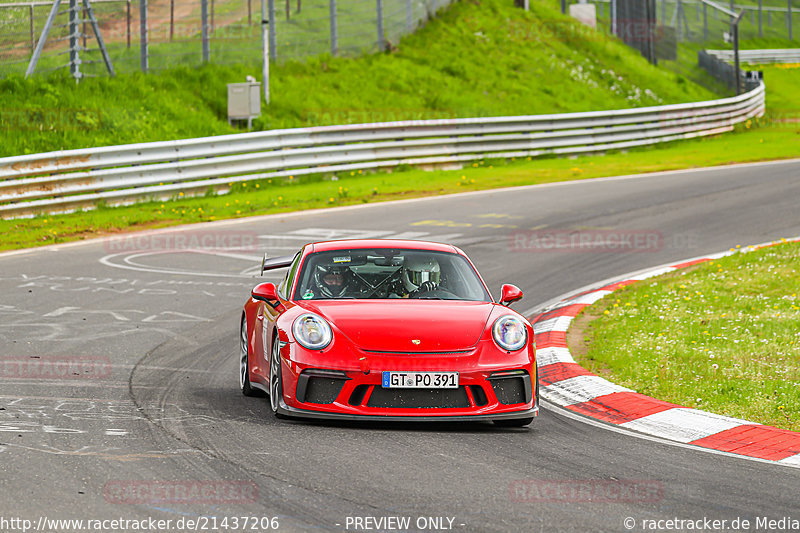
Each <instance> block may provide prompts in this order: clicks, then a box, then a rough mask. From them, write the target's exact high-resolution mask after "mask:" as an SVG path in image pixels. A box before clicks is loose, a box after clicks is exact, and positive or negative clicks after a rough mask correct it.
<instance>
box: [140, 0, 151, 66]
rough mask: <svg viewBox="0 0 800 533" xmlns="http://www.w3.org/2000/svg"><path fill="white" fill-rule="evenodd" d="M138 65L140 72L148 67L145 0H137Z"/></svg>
mask: <svg viewBox="0 0 800 533" xmlns="http://www.w3.org/2000/svg"><path fill="white" fill-rule="evenodd" d="M139 66H140V68H141V69H142V72H147V71H148V69H149V68H150V57H149V51H148V46H147V0H139Z"/></svg>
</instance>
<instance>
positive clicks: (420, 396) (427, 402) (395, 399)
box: [367, 387, 469, 409]
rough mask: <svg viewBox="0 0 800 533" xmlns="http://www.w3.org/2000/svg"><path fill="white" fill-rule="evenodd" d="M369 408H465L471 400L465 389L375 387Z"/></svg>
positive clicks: (369, 401)
mask: <svg viewBox="0 0 800 533" xmlns="http://www.w3.org/2000/svg"><path fill="white" fill-rule="evenodd" d="M367 407H384V408H395V409H403V408H406V409H425V408H445V409H446V408H452V409H455V408H465V407H469V399H468V398H467V392H466V390H465V389H464V387H459V388H457V389H384V388H382V387H373V388H372V394H370V396H369V400H368V401H367Z"/></svg>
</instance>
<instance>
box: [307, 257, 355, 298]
mask: <svg viewBox="0 0 800 533" xmlns="http://www.w3.org/2000/svg"><path fill="white" fill-rule="evenodd" d="M346 274H347V267H345V266H341V265H317V266H316V268H314V281H315V282H316V284H317V287H319V290H320V292H321V293H322V296H324V297H325V298H340V297H342V296H343V295H344V293H345V291H346V290H347V277H346Z"/></svg>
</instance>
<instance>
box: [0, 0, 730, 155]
mask: <svg viewBox="0 0 800 533" xmlns="http://www.w3.org/2000/svg"><path fill="white" fill-rule="evenodd" d="M556 5H557V2H553V1H548V2H545V3H541V2H533V3H532V10H531V12H529V13H526V12H524V11H522V10H520V9H516V8H514V7H512V4H511V2H509V1H506V0H482V1H481V2H479V3H478V2H472V1H462V2H457V3H456V4H454V5H453V6H452V7H451V8H449V9H446V10H443V11H442V12H441V14H440V16H439V17H437V18H435V19H434V20H432V21H431V22H429V23H428V24H427V25H426V26H425V27H424V28H422V29H420V30H419V31H417V32H416V33H414V34H412V35H409V36H407V37H406V38H404V39H403V40H402V41H400V43H399V45H398V48H397V49H395V50H394V51H393V52H391V53H381V54H372V55H365V56H362V57H358V58H333V57H329V56H322V57H316V58H313V59H310V60H308V61H306V62H303V63H300V62H288V63H286V64H283V65H278V66H274V68H272V69H271V80H270V91H271V97H272V103H271V104H270V105H269V107H268V108H266V109H265V111H264V114H263V116H262V118H261V119H258V120H256V121H255V124H254V127H255V128H256V129H275V128H288V127H295V126H308V125H319V124H335V123H356V122H365V121H382V120H403V119H410V118H444V117H473V116H499V115H520V114H541V113H561V112H568V111H589V110H599V109H617V108H626V107H636V106H643V105H656V104H662V103H675V102H687V101H699V100H707V99H710V98H714V97H715V96H716V95H715V94H714V93H712V92H710V91H708V90H707V89H705V88H703V87H700V86H698V85H696V84H694V83H691V82H690V81H688V80H686V79H685V78H683V77H681V76H679V75H676V74H674V73H671V72H667V71H664V70H660V69H658V68H657V67H654V66H652V65H649V64H648V63H647V62H646V61H645V60H644V59H643V58H642V57H641V56H640V55H639V54H638V52H636V51H635V50H632V49H631V48H629V47H627V46H626V45H624V44H622V43H621V42H619V41H617V40H615V39H609V38H608V37H606V36H605V35H603V34H602V33H600V32H595V31H593V30H590V29H588V28H585V27H583V26H581V25H580V24H579V23H577V22H575V21H573V20H571V19H569V17H564V16H562V15H561V14H560V13H559V12H558V11H557V10H556V9H555V7H556ZM184 45H185V43H184ZM186 46H188V45H186ZM193 46H194V45H193ZM196 53H199V50H198V51H197V52H196ZM246 59H247V58H246V57H244V60H245V63H244V64H242V65H238V66H219V65H206V66H204V67H200V68H196V67H179V68H174V69H167V70H165V71H162V72H160V73H159V74H155V75H142V74H124V75H120V76H118V77H117V78H113V79H109V78H91V79H86V80H83V81H82V82H81V83H80V84H78V85H76V84H75V82H74V81H73V80H70V79H69V78H68V77H66V76H64V75H63V74H62V75H59V74H56V75H53V76H50V77H43V78H39V77H36V78H33V79H30V80H25V79H22V78H21V77H19V76H11V77H9V78H7V79H4V80H2V81H0V101H2V102H3V109H2V110H0V156H3V155H16V154H24V153H35V152H43V151H49V150H58V149H69V148H82V147H87V146H103V145H113V144H126V143H131V142H145V141H157V140H168V139H176V138H188V137H200V136H207V135H219V134H224V133H233V132H237V131H240V130H237V129H235V128H232V127H230V126H228V124H227V117H226V103H225V99H226V87H225V85H226V83H229V82H235V81H243V80H244V78H245V76H246V75H248V74H250V75H254V76H257V77H260V75H259V73H260V66H259V64H258V63H249V64H248V63H247V62H246ZM198 88H201V89H199V90H198Z"/></svg>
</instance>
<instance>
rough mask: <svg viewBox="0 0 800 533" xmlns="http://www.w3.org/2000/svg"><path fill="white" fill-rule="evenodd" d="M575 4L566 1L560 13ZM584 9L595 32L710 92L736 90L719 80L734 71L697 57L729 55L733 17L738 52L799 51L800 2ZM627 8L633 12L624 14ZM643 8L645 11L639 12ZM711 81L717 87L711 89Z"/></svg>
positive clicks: (613, 4)
mask: <svg viewBox="0 0 800 533" xmlns="http://www.w3.org/2000/svg"><path fill="white" fill-rule="evenodd" d="M577 3H578V2H577V1H575V0H571V1H565V2H564V4H565V11H568V10H569V7H570V6H572V5H574V4H577ZM589 3H591V4H593V5H594V6H595V10H596V18H597V27H598V29H599V30H601V31H605V32H608V33H614V34H615V35H617V36H619V37H620V38H621V39H623V40H624V41H625V42H626V43H628V44H630V45H631V46H633V47H635V48H638V49H640V50H641V51H642V54H643V55H644V56H645V57H647V58H648V59H650V60H651V61H653V62H657V63H659V64H660V65H661V66H664V67H666V68H671V69H672V70H674V71H676V72H677V73H679V74H681V75H683V76H684V77H686V78H689V79H692V80H693V81H696V82H699V83H702V84H705V85H709V86H711V85H714V88H715V89H720V88H721V87H723V86H728V87H729V88H730V90H731V91H733V90H734V87H735V85H734V84H733V83H731V82H730V81H729V80H728V77H729V76H728V74H724V73H727V72H728V71H729V70H730V71H733V70H732V69H727V68H725V67H723V66H721V65H716V64H715V62H716V61H717V60H716V59H714V58H708V57H705V56H701V54H700V52H701V51H702V50H705V49H717V50H726V49H727V50H732V49H733V41H734V25H733V21H734V17H732V16H731V15H732V14H736V16H737V17H738V16H739V15H741V19H740V20H739V23H738V27H737V29H738V39H739V46H740V48H741V49H748V48H751V49H753V48H797V47H800V0H745V1H736V2H731V1H730V0H713V1H712V0H589ZM628 4H632V5H633V6H635V7H636V8H637V9H628V8H626V5H628ZM645 5H647V6H648V7H647V9H644V8H643V6H645ZM614 13H616V17H615V16H613V14H614ZM629 13H634V15H628V14H629ZM637 13H646V15H644V14H640V15H636V14H637ZM645 16H647V17H651V16H652V18H647V19H645V18H644V17H645ZM649 41H653V42H652V45H653V46H648V45H649V44H651V43H650V42H649ZM651 54H652V57H651ZM712 67H713V68H712ZM715 79H716V81H717V82H722V85H719V84H716V82H715Z"/></svg>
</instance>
